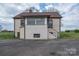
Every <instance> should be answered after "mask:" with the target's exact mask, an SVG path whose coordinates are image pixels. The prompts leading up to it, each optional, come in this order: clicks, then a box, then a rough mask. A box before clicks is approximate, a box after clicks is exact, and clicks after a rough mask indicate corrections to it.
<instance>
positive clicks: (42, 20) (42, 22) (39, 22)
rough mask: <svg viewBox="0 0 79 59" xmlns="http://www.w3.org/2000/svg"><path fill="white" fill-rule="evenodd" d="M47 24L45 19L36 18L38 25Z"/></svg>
mask: <svg viewBox="0 0 79 59" xmlns="http://www.w3.org/2000/svg"><path fill="white" fill-rule="evenodd" d="M44 24H45V19H42V18H40V19H36V25H44Z"/></svg>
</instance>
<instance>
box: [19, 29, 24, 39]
mask: <svg viewBox="0 0 79 59" xmlns="http://www.w3.org/2000/svg"><path fill="white" fill-rule="evenodd" d="M20 39H24V28H20Z"/></svg>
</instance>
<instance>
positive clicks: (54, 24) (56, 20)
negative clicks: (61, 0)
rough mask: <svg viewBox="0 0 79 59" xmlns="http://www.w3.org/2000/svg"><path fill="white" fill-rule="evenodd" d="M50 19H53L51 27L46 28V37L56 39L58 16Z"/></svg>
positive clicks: (57, 35) (58, 23) (58, 25)
mask: <svg viewBox="0 0 79 59" xmlns="http://www.w3.org/2000/svg"><path fill="white" fill-rule="evenodd" d="M52 20H53V28H48V38H49V39H56V38H58V37H59V32H60V21H61V20H60V19H58V18H52ZM50 32H53V34H51V33H50Z"/></svg>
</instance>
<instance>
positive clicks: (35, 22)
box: [27, 18, 45, 25]
mask: <svg viewBox="0 0 79 59" xmlns="http://www.w3.org/2000/svg"><path fill="white" fill-rule="evenodd" d="M44 24H45V19H44V18H28V19H27V25H44Z"/></svg>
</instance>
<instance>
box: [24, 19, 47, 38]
mask: <svg viewBox="0 0 79 59" xmlns="http://www.w3.org/2000/svg"><path fill="white" fill-rule="evenodd" d="M25 22H26V24H25V29H26V30H25V39H47V18H45V25H27V19H25ZM36 33H38V34H40V38H34V37H33V34H36Z"/></svg>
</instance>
